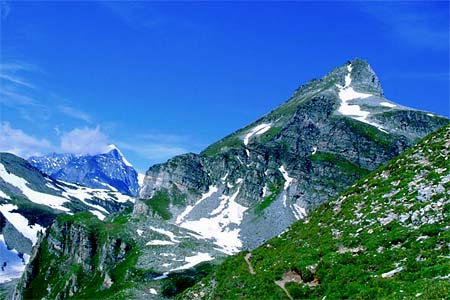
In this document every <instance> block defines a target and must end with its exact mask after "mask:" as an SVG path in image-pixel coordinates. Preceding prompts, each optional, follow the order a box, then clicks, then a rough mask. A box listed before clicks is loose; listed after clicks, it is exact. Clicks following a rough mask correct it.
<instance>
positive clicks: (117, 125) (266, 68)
mask: <svg viewBox="0 0 450 300" xmlns="http://www.w3.org/2000/svg"><path fill="white" fill-rule="evenodd" d="M1 18H2V19H1V36H0V38H1V53H0V54H1V56H0V58H1V69H0V80H1V90H0V92H1V94H0V96H1V98H0V121H1V128H0V130H1V135H0V151H12V152H14V153H16V154H19V155H21V156H23V157H27V156H29V155H32V154H42V153H47V152H52V151H56V152H76V153H95V152H98V151H101V149H103V147H104V146H105V145H106V144H109V143H114V144H116V145H117V146H118V147H119V148H120V149H121V150H122V152H124V154H125V156H126V157H127V158H128V160H130V161H131V162H132V163H133V164H134V165H135V167H136V168H137V169H138V170H139V171H141V172H142V171H145V170H146V169H147V168H148V167H149V166H150V165H151V164H154V163H157V162H162V161H165V160H166V159H168V158H170V157H172V156H174V155H176V154H180V153H183V152H188V151H193V152H199V151H200V150H202V149H203V148H204V147H206V146H207V145H208V144H210V143H212V142H214V141H216V140H218V139H220V138H222V137H224V136H225V135H227V134H229V133H231V132H233V131H235V130H237V129H239V128H241V127H243V126H245V125H246V124H248V123H250V122H252V121H254V120H255V119H257V118H258V117H260V116H261V115H263V114H265V113H267V112H268V111H270V110H271V109H273V108H275V107H276V106H278V105H279V104H281V103H282V102H284V101H285V100H287V99H288V98H289V96H290V95H291V94H292V92H293V91H294V90H295V89H296V88H297V87H298V86H299V85H301V84H304V83H306V82H307V81H308V80H310V79H312V78H320V77H321V76H323V75H325V74H326V73H327V72H328V71H330V70H331V69H332V68H333V67H336V66H339V65H342V64H344V63H345V62H346V61H347V60H349V59H353V58H355V57H360V58H363V59H366V60H368V61H369V63H370V64H371V65H372V67H373V68H374V70H375V72H376V73H377V75H378V76H379V77H380V80H381V82H382V85H383V88H384V91H385V95H386V97H387V98H388V99H390V100H392V101H394V102H397V103H400V104H403V105H407V106H410V107H414V108H418V109H423V110H427V111H431V112H434V113H437V114H440V115H444V116H447V117H448V116H450V113H449V110H450V108H449V106H450V104H449V29H448V28H449V2H447V1H443V2H417V1H415V2H393V3H392V2H161V3H158V2H86V1H78V2H67V1H53V2H22V1H21V2H14V1H12V2H10V1H2V2H1Z"/></svg>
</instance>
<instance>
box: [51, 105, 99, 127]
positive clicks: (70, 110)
mask: <svg viewBox="0 0 450 300" xmlns="http://www.w3.org/2000/svg"><path fill="white" fill-rule="evenodd" d="M57 109H58V111H60V112H61V113H63V114H65V115H66V116H69V117H72V118H75V119H78V120H82V121H85V122H86V123H92V116H91V115H89V114H88V113H86V112H83V111H81V110H79V109H76V108H74V107H72V106H68V105H58V106H57Z"/></svg>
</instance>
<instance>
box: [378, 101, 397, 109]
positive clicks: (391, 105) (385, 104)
mask: <svg viewBox="0 0 450 300" xmlns="http://www.w3.org/2000/svg"><path fill="white" fill-rule="evenodd" d="M380 105H383V106H386V107H390V108H392V107H396V106H397V105H395V104H393V103H389V102H381V103H380Z"/></svg>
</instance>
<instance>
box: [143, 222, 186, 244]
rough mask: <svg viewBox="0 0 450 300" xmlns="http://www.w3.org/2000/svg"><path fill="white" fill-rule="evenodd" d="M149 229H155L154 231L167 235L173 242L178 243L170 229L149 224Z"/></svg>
mask: <svg viewBox="0 0 450 300" xmlns="http://www.w3.org/2000/svg"><path fill="white" fill-rule="evenodd" d="M150 229H151V230H153V231H155V232H158V233H160V234H163V235H165V236H167V237H168V238H169V239H170V240H171V241H172V242H174V243H179V242H180V241H179V240H177V239H176V236H175V234H173V233H172V232H171V231H168V230H164V229H161V228H156V227H153V226H150Z"/></svg>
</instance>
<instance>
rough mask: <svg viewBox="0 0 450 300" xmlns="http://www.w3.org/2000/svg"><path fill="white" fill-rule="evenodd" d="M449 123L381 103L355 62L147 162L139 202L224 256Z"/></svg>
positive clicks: (366, 71) (368, 75)
mask: <svg viewBox="0 0 450 300" xmlns="http://www.w3.org/2000/svg"><path fill="white" fill-rule="evenodd" d="M447 121H448V120H447V119H445V118H442V117H439V116H436V115H433V114H430V113H426V112H422V111H418V110H414V109H411V108H407V107H404V106H401V105H398V104H395V103H393V102H392V101H389V100H387V99H386V98H385V97H384V93H383V90H382V88H381V84H380V82H379V80H378V77H377V76H376V74H375V73H374V71H373V70H372V68H371V67H370V65H369V64H368V63H367V62H365V61H363V60H360V59H356V60H353V61H351V62H348V63H346V64H345V65H343V66H341V67H338V68H336V69H334V70H332V71H331V72H330V73H329V74H327V75H325V76H324V77H323V78H322V79H320V80H313V81H311V82H309V83H307V84H306V85H304V86H302V87H300V88H299V89H298V90H296V91H295V93H294V94H293V96H292V97H291V99H289V100H288V101H287V102H285V103H284V104H282V105H281V106H279V107H278V108H277V109H275V110H273V111H271V112H270V113H268V114H266V115H265V116H263V117H261V118H260V119H258V120H257V121H255V122H254V123H252V124H250V125H248V126H247V127H245V128H243V129H240V130H238V131H236V132H234V133H233V134H231V135H229V136H227V137H225V138H224V139H222V140H220V141H218V142H217V143H214V144H213V145H211V146H209V147H208V148H206V149H205V150H204V151H203V152H201V153H200V154H198V155H197V154H185V155H181V156H177V157H174V158H173V159H171V160H169V161H168V162H167V163H164V164H160V165H155V166H153V167H151V168H150V169H149V170H148V171H147V173H146V176H145V179H144V184H143V187H142V188H141V190H140V192H139V198H140V199H141V200H139V201H138V202H137V203H136V206H143V207H145V206H146V204H145V203H148V204H149V205H150V207H152V213H154V214H157V215H159V216H160V217H161V218H164V219H167V220H168V221H169V222H171V223H174V224H177V225H179V226H180V227H183V228H186V229H190V230H193V231H195V232H197V233H199V234H200V235H202V236H203V237H205V238H210V239H214V240H215V243H216V245H217V246H218V247H220V248H222V249H223V250H224V251H226V252H227V253H230V254H231V253H236V252H238V251H239V250H241V249H252V248H255V247H256V246H258V245H260V244H261V243H262V242H264V241H266V240H267V239H269V238H271V237H273V236H275V235H278V234H279V233H281V232H283V231H284V230H285V229H286V228H287V227H288V226H289V225H291V224H292V223H293V222H295V221H296V220H299V219H302V218H304V217H305V216H306V215H307V214H308V213H309V212H310V211H311V210H313V209H315V208H316V207H318V206H319V205H320V204H321V203H323V202H324V201H326V200H327V199H329V198H330V197H333V196H336V195H337V194H338V193H340V192H341V191H343V190H344V189H345V188H346V187H348V186H349V185H351V184H352V183H353V182H354V181H356V180H357V179H359V178H361V177H362V176H364V175H366V174H367V173H369V172H370V171H372V170H374V169H376V168H377V167H379V166H380V165H382V164H384V163H386V162H387V161H388V160H389V159H391V158H393V157H395V156H397V155H398V154H399V153H401V152H402V151H404V150H405V149H407V148H408V147H409V146H411V145H413V144H414V143H415V142H417V140H418V139H420V138H422V137H424V136H425V135H427V134H428V133H430V132H432V131H434V130H436V129H437V128H439V127H441V126H442V125H444V124H445V123H447ZM161 197H165V199H167V201H166V202H165V203H164V205H159V206H158V207H156V206H155V205H153V203H156V201H155V200H154V199H159V198H161Z"/></svg>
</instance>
